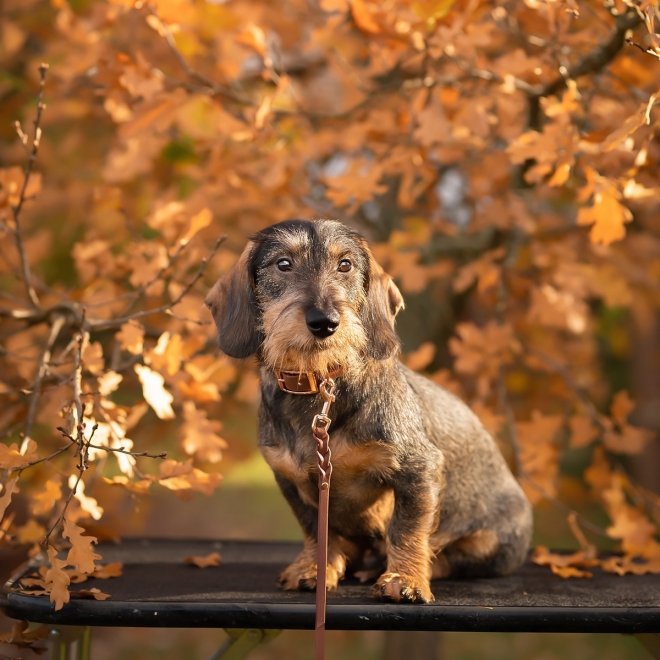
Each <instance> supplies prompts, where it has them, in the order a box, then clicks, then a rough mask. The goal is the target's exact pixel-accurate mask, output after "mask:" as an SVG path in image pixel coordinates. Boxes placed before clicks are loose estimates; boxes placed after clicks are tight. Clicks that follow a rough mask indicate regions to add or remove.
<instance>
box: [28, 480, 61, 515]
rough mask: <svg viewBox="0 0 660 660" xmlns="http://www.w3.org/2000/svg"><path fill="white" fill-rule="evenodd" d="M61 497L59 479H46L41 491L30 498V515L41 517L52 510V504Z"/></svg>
mask: <svg viewBox="0 0 660 660" xmlns="http://www.w3.org/2000/svg"><path fill="white" fill-rule="evenodd" d="M60 497H62V485H61V481H60V478H59V477H54V478H53V479H48V481H46V483H45V484H44V485H43V490H40V491H37V492H36V493H35V494H34V495H33V496H32V513H33V514H34V515H35V516H41V515H43V514H45V513H48V512H49V511H51V510H52V508H53V502H57V501H58V500H59V499H60Z"/></svg>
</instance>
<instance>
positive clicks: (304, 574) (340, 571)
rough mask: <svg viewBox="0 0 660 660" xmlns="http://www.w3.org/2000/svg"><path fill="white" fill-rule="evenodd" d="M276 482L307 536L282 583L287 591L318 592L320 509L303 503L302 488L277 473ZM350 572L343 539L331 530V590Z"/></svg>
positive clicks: (327, 583) (329, 572)
mask: <svg viewBox="0 0 660 660" xmlns="http://www.w3.org/2000/svg"><path fill="white" fill-rule="evenodd" d="M275 479H276V481H277V483H278V485H279V487H280V490H281V491H282V493H283V494H284V497H286V499H287V501H288V503H289V506H290V507H291V509H292V510H293V513H294V515H295V516H296V518H297V519H298V522H299V523H300V526H301V527H302V529H303V534H304V536H305V538H304V542H303V549H302V551H301V553H300V554H299V555H298V557H296V559H295V560H294V561H293V563H291V564H290V565H289V566H287V567H286V568H285V569H284V570H283V571H282V573H281V575H280V584H281V585H282V587H283V588H284V589H286V590H291V591H293V590H296V589H302V590H306V591H314V590H315V589H316V573H317V562H316V557H317V544H316V530H317V508H316V507H315V506H312V505H311V504H307V503H306V502H304V501H303V499H302V498H301V496H300V492H299V491H298V487H297V486H296V485H295V484H294V483H292V482H291V481H289V480H288V479H285V478H284V477H282V476H281V475H278V474H276V475H275ZM345 571H346V555H345V554H344V552H343V551H342V548H341V539H340V538H339V537H338V536H337V535H336V534H333V533H332V531H329V534H328V566H327V572H326V585H327V588H328V589H335V588H336V587H337V585H338V584H339V580H341V578H342V577H343V576H344V573H345Z"/></svg>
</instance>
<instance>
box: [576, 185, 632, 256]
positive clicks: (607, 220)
mask: <svg viewBox="0 0 660 660" xmlns="http://www.w3.org/2000/svg"><path fill="white" fill-rule="evenodd" d="M631 221H632V213H631V212H630V209H628V208H626V207H625V206H624V205H623V204H621V202H620V201H619V196H618V194H617V193H616V191H615V189H614V188H613V187H612V186H607V187H604V188H603V189H602V190H600V191H598V192H596V194H595V195H594V198H593V202H592V204H591V206H587V207H584V208H581V209H580V210H579V211H578V215H577V223H578V225H592V227H591V231H590V232H589V236H590V238H591V242H592V243H601V244H603V245H610V244H611V243H614V242H615V241H620V240H621V239H622V238H623V237H624V236H625V235H626V229H625V225H626V223H628V222H631Z"/></svg>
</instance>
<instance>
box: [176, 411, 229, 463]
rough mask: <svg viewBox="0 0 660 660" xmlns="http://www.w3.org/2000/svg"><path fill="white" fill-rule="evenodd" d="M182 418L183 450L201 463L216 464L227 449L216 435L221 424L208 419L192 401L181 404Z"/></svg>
mask: <svg viewBox="0 0 660 660" xmlns="http://www.w3.org/2000/svg"><path fill="white" fill-rule="evenodd" d="M183 417H184V424H183V437H182V446H183V450H184V451H185V452H186V454H188V455H189V456H193V455H194V456H196V457H197V458H199V459H200V460H202V461H209V462H211V463H217V462H218V461H219V460H220V459H221V458H222V451H223V450H224V449H226V448H227V443H226V442H225V441H224V440H223V439H222V438H221V437H220V436H219V435H218V431H220V429H221V428H222V424H221V423H220V422H219V421H218V420H211V419H208V417H207V415H206V413H205V412H204V411H203V410H200V409H199V408H197V407H196V406H195V404H194V403H193V402H192V401H186V402H185V403H184V404H183Z"/></svg>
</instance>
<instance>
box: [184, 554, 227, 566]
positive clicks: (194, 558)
mask: <svg viewBox="0 0 660 660" xmlns="http://www.w3.org/2000/svg"><path fill="white" fill-rule="evenodd" d="M221 559H222V558H221V557H220V553H219V552H211V553H209V554H208V555H190V556H189V557H184V559H183V561H184V563H185V564H190V565H191V566H197V568H208V567H209V566H219V565H220V561H221Z"/></svg>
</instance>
